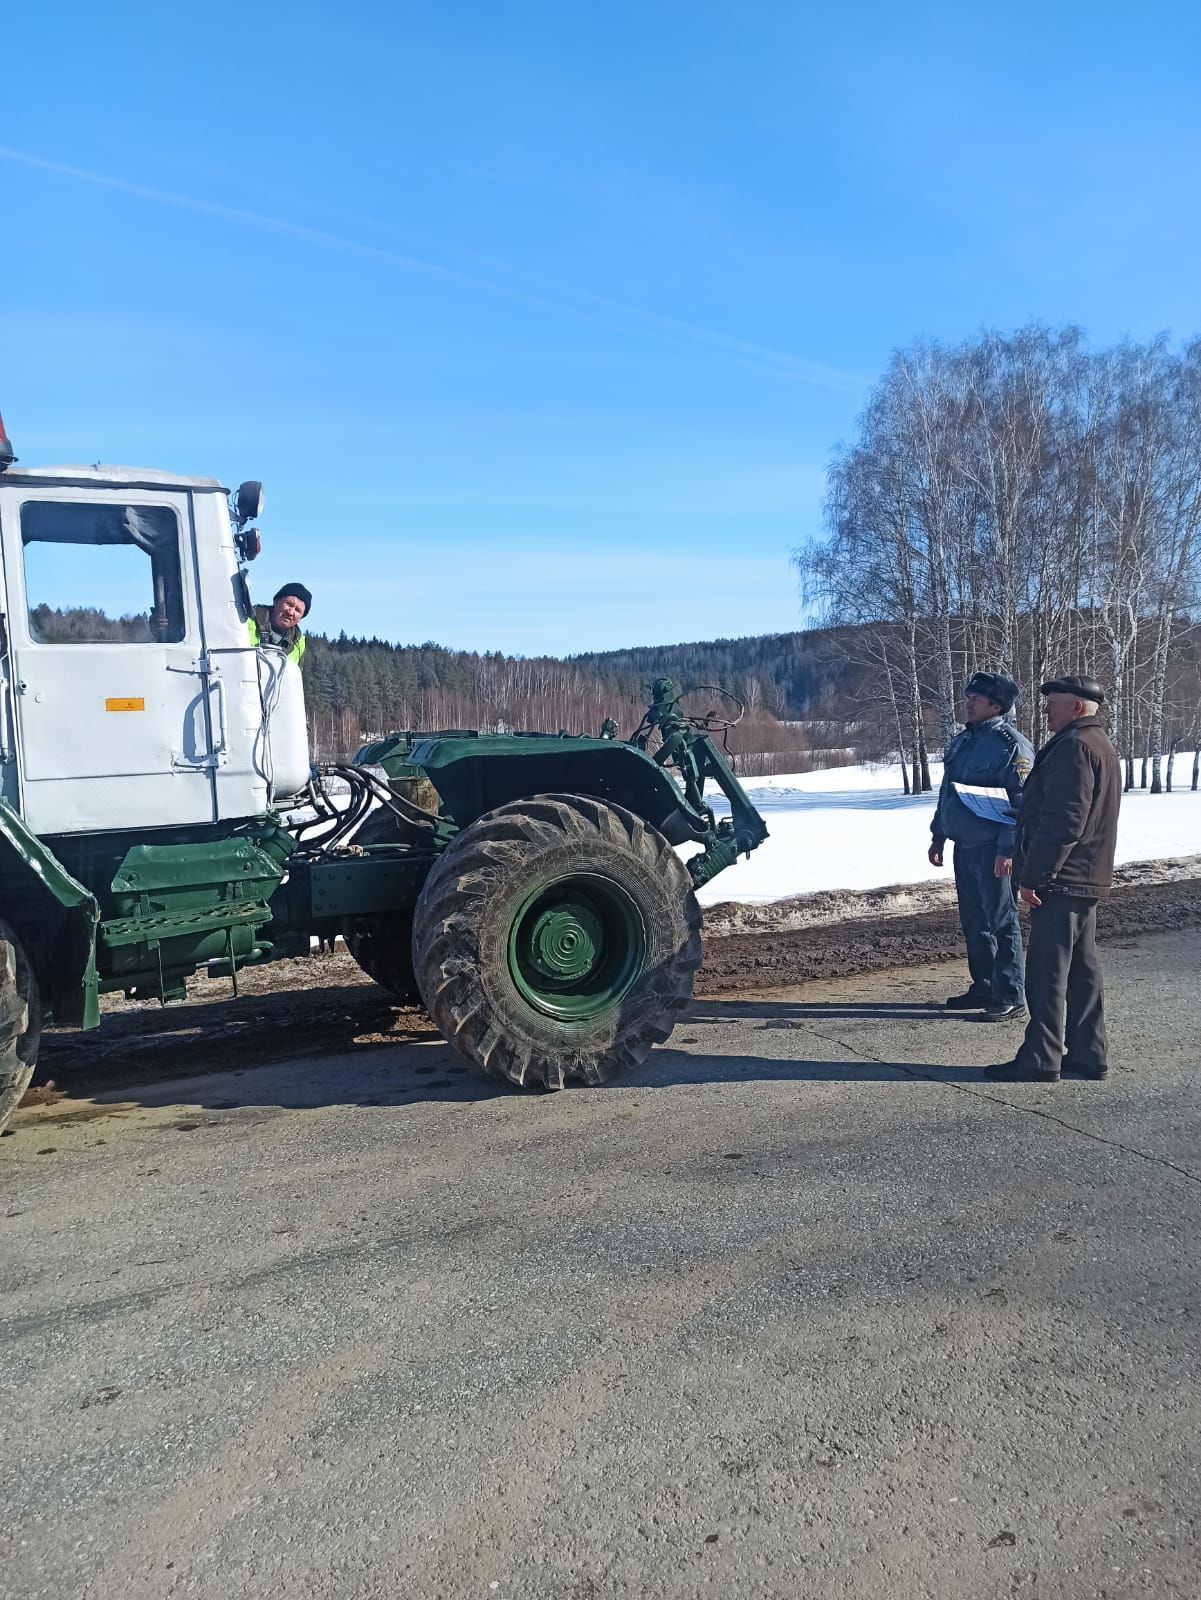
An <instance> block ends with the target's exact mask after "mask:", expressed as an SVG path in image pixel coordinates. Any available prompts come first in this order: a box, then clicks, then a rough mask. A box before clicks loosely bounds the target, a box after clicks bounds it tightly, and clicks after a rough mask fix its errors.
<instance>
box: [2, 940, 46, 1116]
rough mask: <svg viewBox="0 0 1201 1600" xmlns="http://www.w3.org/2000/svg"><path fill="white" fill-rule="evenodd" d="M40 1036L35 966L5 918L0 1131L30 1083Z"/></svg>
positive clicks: (40, 1017) (40, 1023) (40, 1015)
mask: <svg viewBox="0 0 1201 1600" xmlns="http://www.w3.org/2000/svg"><path fill="white" fill-rule="evenodd" d="M41 1036H42V1014H41V1007H40V1005H39V1003H38V989H37V983H36V981H35V979H34V976H33V970H32V968H31V967H30V965H29V962H28V960H27V959H26V956H25V951H24V950H23V949H22V947H21V941H20V940H19V939H18V938H17V936H16V934H15V933H14V932H13V931H12V929H11V928H10V927H9V926H8V924H7V923H6V922H0V1132H2V1131H3V1130H4V1128H5V1127H6V1125H7V1123H8V1119H9V1118H10V1117H11V1116H12V1114H13V1112H14V1111H15V1110H16V1109H17V1107H18V1106H19V1105H20V1104H21V1098H22V1096H23V1095H24V1093H25V1091H26V1089H28V1087H29V1081H30V1079H31V1078H32V1077H33V1069H34V1067H35V1066H36V1065H37V1059H38V1042H39V1040H40V1039H41Z"/></svg>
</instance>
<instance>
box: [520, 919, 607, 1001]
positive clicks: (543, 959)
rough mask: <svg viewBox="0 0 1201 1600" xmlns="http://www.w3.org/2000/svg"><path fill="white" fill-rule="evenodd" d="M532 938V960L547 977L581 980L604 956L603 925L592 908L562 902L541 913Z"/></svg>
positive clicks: (564, 980)
mask: <svg viewBox="0 0 1201 1600" xmlns="http://www.w3.org/2000/svg"><path fill="white" fill-rule="evenodd" d="M529 941H530V942H529V954H530V961H531V962H532V964H533V966H534V967H535V969H536V970H537V971H538V972H540V973H541V974H542V976H543V977H544V978H549V979H551V980H552V981H554V980H556V979H557V980H559V981H560V982H566V983H572V982H578V981H579V979H581V978H586V977H587V976H588V974H589V973H590V972H591V971H592V970H593V968H594V967H595V966H596V964H597V962H598V961H599V960H600V959H601V958H602V955H603V949H604V928H603V927H602V925H601V920H600V918H599V917H598V916H597V915H596V913H595V912H594V911H592V910H591V908H590V907H588V906H585V905H578V904H577V905H572V904H569V903H562V902H561V903H560V904H558V905H554V906H548V907H547V908H546V910H545V911H543V912H541V913H540V914H539V916H538V917H537V919H536V921H535V923H534V926H533V928H532V929H531V930H530V934H529Z"/></svg>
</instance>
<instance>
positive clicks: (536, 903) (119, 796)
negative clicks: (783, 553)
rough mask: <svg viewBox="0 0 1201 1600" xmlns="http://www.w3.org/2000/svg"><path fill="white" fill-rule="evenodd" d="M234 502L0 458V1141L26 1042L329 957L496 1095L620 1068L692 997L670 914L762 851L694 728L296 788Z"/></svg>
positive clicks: (675, 724)
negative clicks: (475, 1068) (493, 1084)
mask: <svg viewBox="0 0 1201 1600" xmlns="http://www.w3.org/2000/svg"><path fill="white" fill-rule="evenodd" d="M0 435H2V428H0ZM5 443H7V441H5ZM2 454H3V453H2V452H0V458H2ZM260 502H261V491H260V490H259V486H258V485H257V484H247V485H243V487H242V489H240V490H239V491H238V495H237V497H236V498H235V500H234V503H233V507H232V514H231V508H230V507H229V506H228V504H227V497H226V492H225V491H224V490H223V489H221V487H220V485H218V484H217V483H216V482H215V481H214V480H211V479H177V478H173V477H171V476H169V475H167V474H156V473H148V472H140V471H131V470H126V469H108V468H104V469H102V468H55V469H40V470H39V471H37V472H34V473H29V472H24V473H22V472H18V471H17V470H16V468H15V467H14V466H12V465H10V466H9V467H8V470H7V471H6V470H4V467H3V463H2V459H0V558H2V560H0V579H2V582H0V630H2V632H0V1125H2V1124H3V1121H4V1120H5V1119H6V1118H7V1116H8V1115H9V1114H11V1112H12V1110H13V1109H14V1108H15V1106H16V1104H17V1102H18V1101H19V1099H20V1096H21V1094H22V1093H23V1092H24V1089H25V1087H26V1086H27V1084H28V1081H29V1078H30V1076H31V1074H32V1071H33V1066H34V1063H35V1061H36V1054H37V1045H38V1037H39V1034H40V1030H41V1028H42V1027H43V1026H46V1025H49V1024H51V1023H53V1024H56V1025H58V1026H71V1027H82V1028H89V1027H93V1026H95V1025H96V1024H97V1023H98V1021H99V1019H100V1006H99V996H100V995H101V994H103V993H105V992H109V991H120V992H123V993H125V994H126V995H129V996H131V997H134V998H142V999H148V1000H156V1001H159V1002H166V1001H169V1000H172V999H178V998H181V997H182V996H183V994H184V992H185V985H186V982H187V980H188V979H189V977H191V976H192V974H193V973H195V972H196V971H197V969H198V968H201V967H204V968H205V969H207V971H208V972H209V974H210V975H224V976H227V977H228V978H229V979H230V981H231V983H232V985H233V986H234V988H235V989H236V985H237V973H238V971H239V970H240V969H241V968H243V967H245V966H246V965H248V964H250V963H258V962H263V961H268V960H271V959H275V958H279V957H282V956H295V955H300V954H307V953H308V952H309V951H310V949H311V948H312V947H313V944H314V941H317V942H319V943H321V944H323V945H330V944H332V942H333V940H334V939H335V938H337V937H338V936H341V937H343V938H344V939H345V940H346V943H347V945H348V947H349V948H350V950H351V951H352V953H353V954H354V956H355V958H356V959H357V960H358V961H359V963H360V965H361V966H362V967H363V968H364V970H365V971H367V972H368V973H369V974H370V975H371V976H372V977H373V978H375V979H376V981H378V982H379V983H381V984H382V985H383V986H384V987H385V988H386V989H388V990H389V991H390V992H391V993H392V994H393V995H394V996H396V998H397V999H398V1000H401V1001H404V1002H416V1001H420V1002H422V1003H423V1004H424V1005H425V1006H426V1008H427V1009H428V1011H429V1013H430V1015H431V1016H432V1018H433V1020H434V1021H435V1023H436V1024H437V1026H438V1027H439V1029H440V1031H441V1032H442V1033H443V1035H444V1037H445V1038H446V1039H447V1040H448V1041H449V1042H450V1043H451V1044H452V1045H453V1046H454V1047H455V1048H456V1049H457V1050H459V1051H460V1053H462V1054H463V1055H464V1056H466V1057H467V1058H468V1059H470V1060H472V1061H473V1062H475V1063H476V1064H477V1065H479V1066H480V1067H482V1068H483V1069H484V1070H486V1071H488V1072H490V1073H492V1074H494V1075H496V1076H499V1077H503V1078H506V1079H508V1080H510V1081H512V1082H514V1083H517V1084H526V1085H536V1086H542V1087H560V1086H562V1085H563V1084H565V1083H567V1082H569V1081H571V1080H573V1079H574V1080H577V1081H581V1082H586V1083H601V1082H604V1081H606V1080H607V1079H608V1078H609V1077H611V1076H612V1075H614V1074H615V1073H616V1072H619V1071H620V1070H622V1069H623V1068H625V1067H628V1066H631V1065H633V1064H635V1063H636V1062H637V1061H639V1060H641V1059H642V1058H643V1057H644V1056H645V1054H646V1053H647V1051H648V1050H649V1049H650V1048H651V1046H652V1045H653V1044H655V1043H656V1042H660V1041H662V1040H663V1039H666V1038H667V1037H668V1035H669V1034H670V1032H671V1029H672V1027H673V1026H674V1023H675V1021H676V1020H677V1018H678V1017H679V1015H680V1014H681V1012H682V1010H683V1009H684V1007H686V1005H687V1003H688V1000H689V998H690V996H691V992H692V980H693V976H694V973H695V971H696V968H697V966H698V965H699V962H700V937H699V934H700V921H701V918H700V911H699V908H698V906H697V903H696V899H695V894H694V891H695V889H696V888H697V887H699V886H700V885H701V884H702V883H705V882H707V881H708V880H709V879H710V878H712V877H713V876H714V875H715V874H716V873H718V872H720V871H722V870H723V869H724V868H725V867H727V866H729V865H731V864H732V863H733V862H734V861H735V860H736V859H737V857H738V855H739V854H744V853H748V852H749V851H751V850H753V849H755V848H756V847H757V846H758V845H759V844H760V843H761V842H762V841H763V840H764V839H765V838H766V836H767V830H766V828H765V827H764V824H763V821H762V818H761V817H760V816H759V815H758V813H757V812H756V811H755V809H754V807H753V806H752V805H751V803H750V801H749V800H748V798H747V796H746V794H745V793H744V791H743V790H742V788H741V785H740V784H739V782H738V779H737V777H736V776H735V774H734V772H733V771H732V769H731V766H730V764H729V762H728V761H727V760H726V759H725V757H724V756H723V754H722V752H721V751H720V750H719V748H718V746H717V744H716V743H715V741H714V739H713V738H712V737H711V736H710V731H709V730H708V728H707V726H706V723H705V720H704V719H701V720H700V721H699V722H697V721H693V720H690V719H689V718H687V717H686V716H685V715H684V713H683V710H682V708H681V703H680V696H679V695H678V694H677V692H676V690H675V687H674V686H673V685H672V684H671V683H670V681H669V680H666V679H660V680H659V681H658V682H656V684H654V685H653V687H652V698H651V705H650V708H649V710H648V712H647V715H646V717H645V718H644V719H643V722H642V724H641V725H640V727H639V728H638V729H637V730H635V732H634V733H633V735H632V736H631V737H629V738H628V739H624V740H622V739H618V738H617V737H616V736H615V735H616V729H615V727H614V725H613V724H611V723H606V725H605V728H604V730H602V735H601V737H598V738H591V737H575V736H571V735H566V734H558V735H546V734H487V733H474V732H469V731H462V730H458V731H454V732H443V733H429V734H422V733H414V732H405V733H398V734H393V735H389V736H387V737H386V738H383V739H377V740H375V741H373V742H372V743H370V744H368V745H366V746H364V747H363V748H362V749H361V750H360V751H359V752H358V754H357V755H356V757H355V758H354V760H353V761H352V762H350V763H346V764H332V765H330V766H326V767H322V768H320V769H318V768H310V766H309V763H308V752H307V742H306V740H305V735H304V731H303V691H302V689H301V683H300V675H299V669H298V667H297V666H296V665H295V663H294V662H292V661H289V660H286V659H285V658H284V657H283V656H282V654H281V652H279V651H275V650H271V649H270V648H269V647H266V646H262V645H258V646H256V645H255V644H254V643H253V642H252V634H251V632H250V630H249V629H248V623H249V621H250V618H251V610H250V597H249V588H248V583H247V572H246V562H247V561H248V560H249V559H250V557H251V555H252V554H253V553H257V546H258V536H257V531H256V530H253V529H248V528H247V523H248V522H249V521H250V520H251V518H252V517H253V516H255V515H257V510H258V505H259V503H260ZM117 558H119V559H117ZM118 567H120V573H119V576H120V577H121V579H122V581H125V582H127V583H128V581H129V580H130V579H132V582H133V584H134V585H135V587H134V588H133V589H131V590H129V591H128V593H127V594H122V595H121V596H120V598H114V597H113V588H112V585H111V583H110V578H111V577H114V576H117V575H118V574H117V568H118ZM110 568H111V569H112V572H111V573H110V570H109V569H110ZM81 569H82V570H84V571H86V572H88V573H91V574H93V575H95V589H94V592H93V591H92V590H89V589H88V588H87V587H86V586H82V587H81V585H82V579H81V577H80V570H81ZM137 585H140V586H141V587H140V588H139V587H136V586H137ZM707 784H712V785H714V786H716V788H717V789H718V790H720V791H721V792H722V793H723V794H724V796H725V798H726V801H727V802H728V810H729V815H728V816H723V817H721V818H720V819H719V818H718V817H717V816H716V815H715V813H714V810H713V809H712V808H711V807H710V805H709V803H708V802H707V800H706V798H705V790H706V785H707ZM690 844H691V845H693V846H695V847H696V848H695V853H694V854H693V855H692V857H691V858H690V859H689V860H687V861H686V862H685V861H684V860H683V859H682V858H681V856H680V854H679V853H678V851H677V849H676V847H678V846H684V845H690Z"/></svg>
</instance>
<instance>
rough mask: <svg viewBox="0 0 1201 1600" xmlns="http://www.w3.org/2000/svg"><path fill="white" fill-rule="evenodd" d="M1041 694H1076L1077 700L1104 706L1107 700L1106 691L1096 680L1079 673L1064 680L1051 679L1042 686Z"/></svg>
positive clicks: (1069, 674)
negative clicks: (1089, 701) (1092, 701)
mask: <svg viewBox="0 0 1201 1600" xmlns="http://www.w3.org/2000/svg"><path fill="white" fill-rule="evenodd" d="M1038 692H1039V694H1074V695H1075V696H1076V698H1077V700H1095V701H1096V703H1097V704H1098V705H1102V704H1103V703H1104V700H1105V690H1104V689H1102V687H1101V685H1100V684H1099V683H1098V682H1097V680H1096V678H1086V677H1083V676H1081V675H1080V674H1079V673H1075V672H1072V673H1068V674H1067V675H1066V676H1065V677H1062V678H1049V679H1048V680H1047V682H1046V683H1044V684H1042V685H1040V687H1039V691H1038Z"/></svg>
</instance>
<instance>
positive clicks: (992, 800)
mask: <svg viewBox="0 0 1201 1600" xmlns="http://www.w3.org/2000/svg"><path fill="white" fill-rule="evenodd" d="M952 782H954V780H952ZM955 793H956V794H957V795H958V796H959V798H960V799H961V800H962V801H963V803H964V805H965V806H966V807H967V808H968V810H969V811H974V812H975V813H976V815H977V816H978V817H983V818H984V820H985V821H986V822H1012V821H1013V820H1014V818H1015V817H1016V816H1017V812H1016V811H1015V810H1014V809H1013V807H1012V806H1011V805H1010V803H1009V795H1008V793H1007V792H1006V791H1005V790H1004V789H986V788H981V787H980V786H979V785H978V784H974V783H956V784H955Z"/></svg>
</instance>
